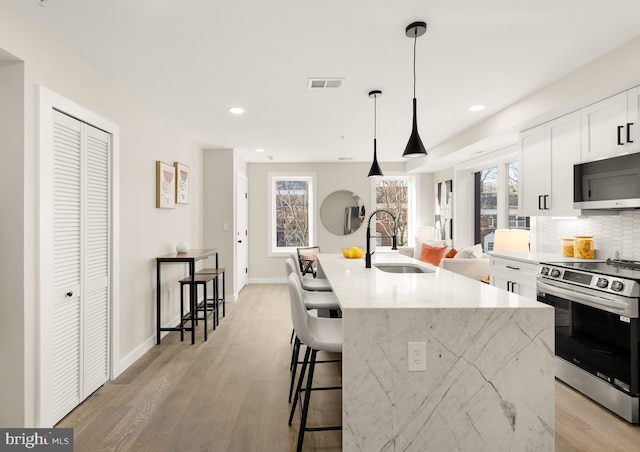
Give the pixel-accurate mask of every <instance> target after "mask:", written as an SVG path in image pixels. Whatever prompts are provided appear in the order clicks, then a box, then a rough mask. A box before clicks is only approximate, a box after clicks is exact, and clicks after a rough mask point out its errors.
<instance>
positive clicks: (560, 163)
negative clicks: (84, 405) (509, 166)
mask: <svg viewBox="0 0 640 452" xmlns="http://www.w3.org/2000/svg"><path fill="white" fill-rule="evenodd" d="M519 141H520V149H519V156H518V157H519V162H520V164H519V168H520V176H519V180H520V185H519V189H518V196H519V199H518V206H519V209H518V213H519V215H522V216H545V215H555V216H567V215H579V214H580V211H579V210H575V209H573V165H574V164H575V163H577V162H579V161H580V149H581V138H580V112H579V111H578V112H574V113H570V114H568V115H565V116H562V117H560V118H558V119H555V120H553V121H550V122H547V123H544V124H541V125H539V126H537V127H534V128H533V129H529V130H526V131H524V132H522V133H521V134H520V140H519Z"/></svg>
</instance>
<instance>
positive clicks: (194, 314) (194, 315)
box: [178, 274, 216, 344]
mask: <svg viewBox="0 0 640 452" xmlns="http://www.w3.org/2000/svg"><path fill="white" fill-rule="evenodd" d="M213 280H214V276H213V275H207V274H203V275H199V274H195V275H193V279H192V278H191V276H187V277H186V278H182V279H181V280H180V281H178V282H179V283H180V315H181V324H182V325H184V323H185V322H191V328H195V326H196V325H197V324H198V320H203V321H204V340H205V341H206V340H207V332H208V327H207V317H208V315H209V305H208V303H207V283H209V282H210V281H213ZM192 284H194V285H195V286H196V290H195V293H196V296H197V293H198V291H197V287H198V286H202V287H203V295H204V299H203V301H202V302H201V303H198V302H197V300H196V299H192V298H191V293H192V291H191V290H189V294H190V295H189V312H188V313H187V314H185V312H184V286H191V285H192ZM215 309H216V308H215V306H214V307H213V309H212V312H215ZM199 311H202V312H203V316H202V317H199V316H198V312H199ZM213 329H214V330H215V329H216V322H215V317H213ZM184 330H185V329H184V328H183V329H181V330H180V340H181V341H183V340H184ZM192 338H193V336H192ZM191 343H192V344H193V343H194V341H193V340H192V341H191Z"/></svg>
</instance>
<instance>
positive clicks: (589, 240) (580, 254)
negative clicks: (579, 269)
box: [573, 235, 595, 259]
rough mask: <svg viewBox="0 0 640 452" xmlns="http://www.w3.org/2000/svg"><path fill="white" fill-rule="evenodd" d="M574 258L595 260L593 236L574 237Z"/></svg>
mask: <svg viewBox="0 0 640 452" xmlns="http://www.w3.org/2000/svg"><path fill="white" fill-rule="evenodd" d="M573 256H574V257H577V258H579V259H593V258H594V257H595V247H594V241H593V236H592V235H576V236H575V237H574V241H573Z"/></svg>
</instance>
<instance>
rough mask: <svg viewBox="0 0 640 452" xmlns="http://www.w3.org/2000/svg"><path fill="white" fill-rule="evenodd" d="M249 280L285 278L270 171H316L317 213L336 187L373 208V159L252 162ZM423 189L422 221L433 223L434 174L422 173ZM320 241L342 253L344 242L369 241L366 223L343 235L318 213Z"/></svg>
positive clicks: (386, 168) (391, 168) (388, 169)
mask: <svg viewBox="0 0 640 452" xmlns="http://www.w3.org/2000/svg"><path fill="white" fill-rule="evenodd" d="M247 166H248V177H249V240H250V244H251V245H250V247H249V282H254V283H255V282H281V281H284V258H279V257H269V256H268V252H269V237H268V234H269V231H268V227H267V225H268V221H269V211H268V206H269V202H268V196H269V181H268V173H269V172H284V171H301V172H310V171H313V172H315V173H316V174H317V203H318V205H317V206H316V215H319V212H320V206H321V205H322V201H323V200H324V199H325V198H326V197H327V196H328V195H330V194H331V193H333V192H334V191H336V190H349V191H352V192H354V193H356V194H357V195H358V196H360V198H361V199H362V201H363V202H364V206H365V208H366V211H367V217H368V215H369V213H370V212H371V210H370V207H371V180H370V179H369V178H368V177H367V173H368V172H369V167H370V166H371V164H370V163H307V164H302V163H249V164H248V165H247ZM381 166H382V170H383V172H384V173H385V174H389V175H391V173H394V172H401V171H403V169H404V164H402V163H394V164H389V163H386V164H382V165H381ZM418 176H419V179H420V186H421V193H420V194H419V196H418V209H419V210H420V212H419V213H418V217H419V219H420V221H428V220H429V219H431V221H432V223H422V224H433V177H432V176H431V175H430V174H420V175H418ZM317 234H318V240H317V242H316V243H317V244H318V245H319V246H320V247H321V249H322V251H323V252H328V253H339V252H341V250H342V247H343V246H351V245H360V246H364V245H365V235H366V225H365V227H360V229H359V230H358V231H357V232H354V233H353V234H350V235H346V236H344V235H343V236H340V235H336V234H333V233H332V232H330V231H329V230H328V229H326V228H325V227H324V225H323V224H322V221H321V220H320V218H319V217H318V229H317Z"/></svg>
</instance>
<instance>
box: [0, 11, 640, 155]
mask: <svg viewBox="0 0 640 452" xmlns="http://www.w3.org/2000/svg"><path fill="white" fill-rule="evenodd" d="M3 1H7V2H8V3H10V4H11V5H12V6H13V7H15V8H16V9H18V10H20V11H21V12H22V13H24V14H25V15H26V16H28V18H29V19H31V20H33V21H35V22H37V23H38V24H40V25H41V26H42V27H43V28H45V29H46V30H48V31H49V32H50V33H51V34H52V35H54V36H55V37H56V38H58V39H59V40H60V41H62V42H63V43H64V44H65V45H66V46H68V47H70V48H72V49H73V50H74V51H75V52H77V53H78V54H80V55H81V56H82V57H83V58H84V59H86V60H87V61H89V62H90V63H92V64H93V65H95V66H96V67H98V68H99V69H100V70H102V71H103V72H104V73H105V74H107V75H108V76H109V77H110V78H112V79H113V80H115V81H117V82H118V83H120V84H121V85H123V86H125V87H127V88H128V89H130V90H131V91H132V92H135V93H136V94H137V95H138V96H139V97H140V98H141V99H142V100H143V101H144V102H146V103H147V104H149V105H150V106H151V107H153V108H154V109H156V110H157V111H159V112H160V113H161V114H163V115H165V116H166V117H168V118H169V119H170V120H171V121H172V122H174V123H176V124H177V125H178V126H179V127H181V128H183V129H185V130H186V131H187V132H188V133H189V134H190V135H191V136H192V137H193V139H194V140H195V141H196V142H198V143H200V144H201V145H202V146H203V147H206V148H233V149H236V150H237V151H239V152H240V154H241V155H242V157H243V158H245V159H246V160H247V161H250V162H260V161H268V159H270V158H272V159H273V161H274V162H301V161H313V162H333V161H338V159H339V158H352V159H353V161H370V159H371V154H372V148H373V146H372V141H373V100H372V99H370V98H369V97H368V92H369V91H370V90H373V89H380V90H382V92H383V94H382V96H381V97H379V98H378V101H377V106H378V109H377V118H378V120H377V124H378V127H377V138H378V158H379V160H380V162H381V163H384V162H397V161H402V160H403V159H402V157H401V155H402V151H403V150H404V146H405V145H406V141H407V139H408V137H409V133H410V128H411V99H412V97H413V96H412V58H413V40H412V39H409V38H407V37H406V36H405V27H406V26H407V25H408V24H410V23H411V22H414V21H416V20H422V21H425V22H427V24H428V30H427V32H426V34H425V35H424V36H422V37H420V38H418V40H417V68H416V70H417V99H418V123H419V130H420V135H421V137H422V140H423V142H424V144H425V146H426V147H427V149H429V148H431V147H433V146H435V145H437V144H439V143H441V142H442V141H444V140H446V139H448V138H450V137H452V136H454V135H456V134H457V133H459V132H460V131H462V130H464V129H465V128H467V127H469V126H471V125H473V124H474V123H476V122H478V121H480V120H481V119H483V118H486V117H487V116H490V115H492V114H493V113H496V112H498V111H499V110H501V109H503V108H505V107H507V106H508V105H510V104H512V103H513V102H515V101H517V100H519V99H521V98H523V97H524V96H526V95H528V94H530V93H532V92H535V91H536V90H538V89H540V88H542V87H544V86H545V85H548V84H549V83H551V82H553V81H554V80H556V79H558V78H560V77H562V76H564V75H566V74H568V73H570V72H572V71H574V70H575V69H577V68H579V67H581V66H583V65H584V64H586V63H588V62H590V61H592V60H594V59H595V58H597V57H598V56H600V55H603V54H605V53H607V52H609V51H611V50H612V49H614V48H616V47H618V46H620V45H622V44H624V43H626V42H628V41H630V40H631V39H633V38H634V37H636V36H637V35H638V34H640V1H638V0H607V1H604V0H430V1H427V0H403V1H395V2H392V1H389V0H347V1H345V0H324V1H322V2H310V1H305V0H270V1H265V0H233V1H231V0H229V1H222V0H189V1H185V0H103V1H96V0H47V1H46V3H45V6H44V7H40V6H39V4H40V0H3ZM315 77H340V78H344V81H343V87H342V88H340V89H325V90H308V89H307V80H308V79H309V78H315ZM479 103H481V104H485V105H486V106H487V108H486V109H485V110H484V111H482V112H480V113H471V112H469V111H468V107H469V106H471V105H474V104H479ZM236 105H239V106H242V107H244V108H245V109H246V113H245V114H244V115H243V116H232V115H231V114H229V112H228V108H229V107H231V106H236ZM256 148H263V149H265V152H263V153H256V152H255V149H256Z"/></svg>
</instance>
